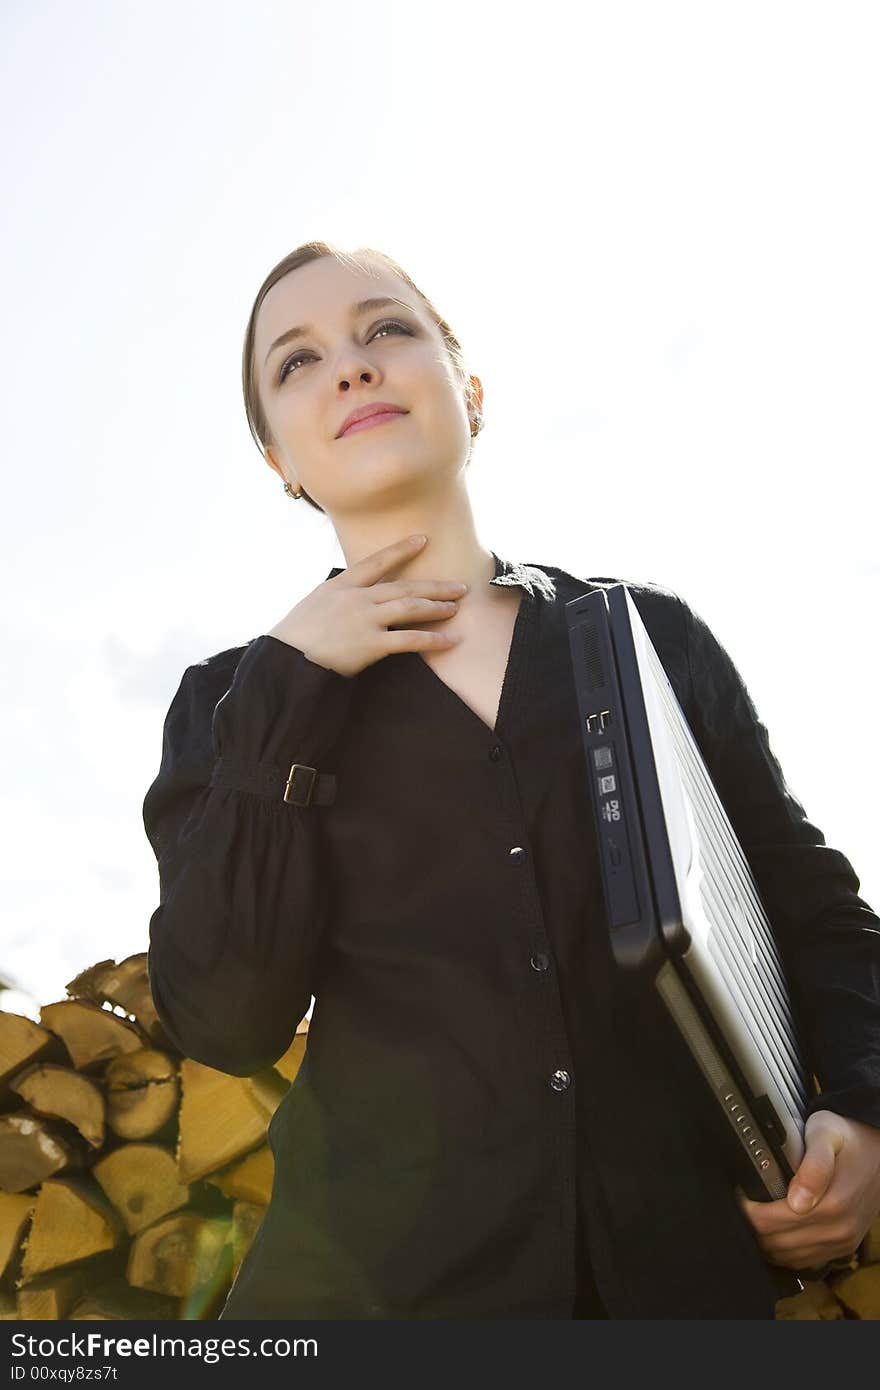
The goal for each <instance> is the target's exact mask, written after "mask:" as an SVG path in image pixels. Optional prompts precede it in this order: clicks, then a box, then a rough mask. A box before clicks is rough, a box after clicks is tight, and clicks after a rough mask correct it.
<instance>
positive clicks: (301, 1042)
mask: <svg viewBox="0 0 880 1390" xmlns="http://www.w3.org/2000/svg"><path fill="white" fill-rule="evenodd" d="M303 1023H305V1024H306V1027H305V1028H303ZM300 1029H302V1032H300ZM307 1041H308V1019H306V1018H304V1019H303V1021H302V1023H301V1024H300V1025H299V1027H298V1028H297V1030H296V1032H295V1034H294V1036H293V1042H292V1043H291V1044H290V1047H289V1048H288V1049H287V1051H286V1052H285V1054H284V1056H283V1057H279V1058H278V1061H277V1062H276V1063H275V1066H274V1070H275V1071H277V1072H280V1073H281V1075H282V1076H283V1077H284V1078H285V1080H286V1081H288V1082H290V1081H293V1079H294V1078H295V1076H296V1074H297V1072H298V1071H299V1069H300V1065H301V1063H302V1059H303V1057H304V1056H305V1053H306V1043H307Z"/></svg>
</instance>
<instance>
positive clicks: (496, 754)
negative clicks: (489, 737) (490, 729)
mask: <svg viewBox="0 0 880 1390" xmlns="http://www.w3.org/2000/svg"><path fill="white" fill-rule="evenodd" d="M489 757H490V758H491V759H492V761H493V763H497V761H498V759H499V758H500V757H501V749H500V748H499V747H498V744H497V743H496V744H495V746H494V748H490V749H489Z"/></svg>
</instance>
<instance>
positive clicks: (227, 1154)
mask: <svg viewBox="0 0 880 1390" xmlns="http://www.w3.org/2000/svg"><path fill="white" fill-rule="evenodd" d="M180 1081H181V1090H182V1097H181V1103H180V1116H179V1140H178V1145H177V1166H178V1169H179V1172H180V1181H181V1182H187V1183H188V1182H194V1181H195V1180H196V1179H197V1178H203V1177H205V1175H206V1174H208V1173H212V1172H214V1171H215V1170H216V1169H217V1168H221V1167H223V1166H224V1165H225V1164H228V1163H230V1162H232V1160H233V1159H235V1158H239V1157H240V1156H241V1155H242V1154H244V1153H247V1152H248V1150H249V1149H253V1148H256V1146H257V1145H258V1144H261V1143H265V1140H266V1112H265V1110H264V1108H263V1107H262V1106H261V1105H260V1103H259V1102H258V1101H257V1099H256V1098H255V1096H254V1093H253V1090H252V1089H251V1087H250V1085H249V1084H248V1082H249V1078H248V1077H242V1076H229V1075H227V1073H226V1072H222V1071H215V1070H214V1068H213V1067H206V1066H203V1065H202V1063H201V1062H194V1061H193V1060H192V1058H190V1057H185V1058H183V1060H182V1061H181V1064H180Z"/></svg>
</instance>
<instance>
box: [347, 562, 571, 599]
mask: <svg viewBox="0 0 880 1390" xmlns="http://www.w3.org/2000/svg"><path fill="white" fill-rule="evenodd" d="M491 553H492V559H493V560H494V561H495V574H494V576H493V578H492V579H490V580H489V583H490V584H518V585H519V586H520V588H522V589H524V590H525V592H526V593H527V594H528V595H529V597H530V598H535V596H536V595H537V596H538V597H540V598H543V599H548V600H552V599H554V598H555V597H556V583H555V581H554V580H553V579H551V578H550V575H549V574H547V573H546V571H545V570H542V569H539V568H538V566H537V565H524V564H521V563H520V562H519V561H513V560H503V559H502V558H501V557H500V556H499V555H496V554H495V551H494V550H493V551H492V552H491ZM337 574H342V566H334V568H333V569H332V570H331V571H330V573H329V574H328V575H327V578H328V579H334V578H335V577H336V575H337Z"/></svg>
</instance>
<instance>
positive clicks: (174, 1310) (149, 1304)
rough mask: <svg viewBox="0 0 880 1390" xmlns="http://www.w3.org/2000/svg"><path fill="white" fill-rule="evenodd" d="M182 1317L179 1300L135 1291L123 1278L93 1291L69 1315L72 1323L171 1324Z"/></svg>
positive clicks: (118, 1278)
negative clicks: (170, 1321) (169, 1322)
mask: <svg viewBox="0 0 880 1390" xmlns="http://www.w3.org/2000/svg"><path fill="white" fill-rule="evenodd" d="M179 1316H180V1303H179V1300H178V1299H176V1298H165V1297H163V1296H162V1295H161V1294H155V1293H150V1292H148V1291H147V1290H145V1289H133V1288H132V1287H131V1285H130V1284H129V1283H127V1281H126V1280H125V1279H124V1278H122V1277H121V1276H120V1277H117V1278H115V1279H110V1280H107V1281H105V1282H104V1283H103V1284H100V1285H98V1286H97V1287H96V1288H94V1289H92V1290H90V1291H89V1292H88V1293H87V1294H85V1295H84V1296H83V1297H82V1298H81V1299H80V1300H79V1301H78V1302H77V1303H76V1304H74V1306H73V1308H72V1309H71V1310H70V1312H69V1313H68V1314H67V1318H68V1320H69V1321H71V1322H83V1321H90V1322H97V1321H105V1322H110V1321H115V1322H129V1321H131V1322H167V1321H169V1320H171V1319H174V1318H178V1317H179Z"/></svg>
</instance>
